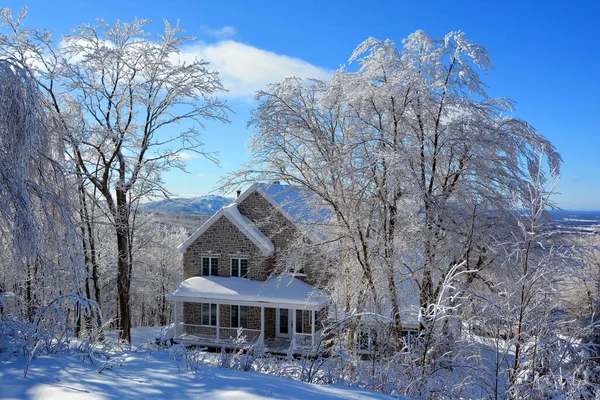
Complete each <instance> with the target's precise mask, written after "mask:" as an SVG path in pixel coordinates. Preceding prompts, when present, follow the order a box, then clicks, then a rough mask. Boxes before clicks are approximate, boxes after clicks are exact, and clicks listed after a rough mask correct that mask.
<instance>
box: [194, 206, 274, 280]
mask: <svg viewBox="0 0 600 400" xmlns="http://www.w3.org/2000/svg"><path fill="white" fill-rule="evenodd" d="M202 257H216V258H218V259H219V276H230V272H231V271H230V264H231V259H232V258H247V259H248V278H249V279H256V280H265V279H266V278H267V277H268V275H267V274H266V272H265V270H268V269H270V266H271V265H272V262H273V261H272V260H271V259H270V258H268V259H267V258H265V257H264V256H263V255H262V254H261V253H260V250H259V249H258V247H257V246H256V245H255V244H254V243H253V242H252V241H251V240H250V239H249V238H248V237H247V236H246V235H244V234H243V233H242V232H240V230H239V229H238V228H237V227H236V226H235V225H234V224H233V223H231V221H229V220H228V219H227V218H226V217H225V216H222V217H220V218H219V219H218V220H217V221H216V222H215V223H214V224H213V225H212V226H210V227H209V228H208V229H207V230H206V231H205V232H204V233H203V234H202V235H201V236H200V237H199V238H198V239H196V240H195V241H194V242H193V243H192V244H191V245H190V246H189V247H188V248H187V250H186V252H185V253H184V254H183V279H188V278H191V277H193V276H202Z"/></svg>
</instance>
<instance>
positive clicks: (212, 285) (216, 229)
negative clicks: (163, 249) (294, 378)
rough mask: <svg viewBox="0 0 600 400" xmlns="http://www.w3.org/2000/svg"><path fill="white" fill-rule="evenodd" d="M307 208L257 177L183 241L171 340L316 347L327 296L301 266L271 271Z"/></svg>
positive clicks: (290, 192)
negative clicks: (317, 287)
mask: <svg viewBox="0 0 600 400" xmlns="http://www.w3.org/2000/svg"><path fill="white" fill-rule="evenodd" d="M307 210H308V208H307V206H306V204H305V202H304V200H303V198H302V196H301V193H300V192H298V191H297V190H296V189H294V188H292V187H290V186H287V185H281V184H279V183H272V184H265V183H255V184H254V185H252V186H251V187H250V188H249V189H248V190H246V191H245V192H244V193H242V194H240V193H239V192H238V198H237V199H236V200H235V201H234V202H233V203H231V204H230V205H228V206H226V207H223V208H221V209H220V210H219V211H218V212H217V213H216V214H214V215H213V216H212V217H211V218H210V219H208V220H207V221H206V222H205V223H204V224H203V225H202V226H201V227H200V228H199V229H198V230H197V231H196V232H194V233H193V234H192V235H191V236H190V237H189V238H188V239H187V240H186V241H185V242H184V243H182V244H181V245H180V246H179V247H178V249H179V250H180V251H181V252H182V253H183V275H184V276H183V278H184V281H183V282H182V284H181V285H180V286H179V288H178V289H177V290H176V291H175V292H173V293H170V294H168V295H167V299H168V300H169V301H172V302H174V306H175V307H174V309H175V313H174V316H175V322H176V323H175V341H177V342H181V343H188V344H196V345H203V346H209V347H210V346H214V347H234V346H239V345H240V342H241V343H244V344H245V345H249V344H253V343H257V342H258V343H261V344H264V345H265V346H266V347H267V349H270V350H273V351H283V350H285V351H289V350H292V352H302V351H304V349H309V348H310V347H311V346H312V345H314V343H315V342H316V341H318V339H319V336H320V333H321V328H322V323H321V321H322V319H323V317H324V315H325V313H326V306H327V297H326V296H325V295H324V294H323V293H322V292H321V291H319V290H317V289H315V287H314V286H313V282H312V281H311V274H310V272H308V271H309V270H308V269H304V268H303V266H302V267H300V268H298V266H295V267H294V269H293V270H288V271H281V270H279V269H278V273H277V274H275V273H274V269H275V266H276V265H281V264H282V260H283V258H281V259H280V257H282V255H283V254H285V253H286V251H287V250H289V247H290V246H291V244H292V242H293V240H294V238H296V237H297V234H298V229H300V225H301V224H302V221H305V219H306V214H307V212H308V211H307ZM281 272H284V273H281Z"/></svg>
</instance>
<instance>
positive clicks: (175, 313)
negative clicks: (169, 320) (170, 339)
mask: <svg viewBox="0 0 600 400" xmlns="http://www.w3.org/2000/svg"><path fill="white" fill-rule="evenodd" d="M174 306H175V307H174V308H173V320H174V321H173V322H174V323H175V337H176V338H177V337H178V336H179V302H178V301H176V302H175V303H174Z"/></svg>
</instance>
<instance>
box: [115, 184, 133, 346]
mask: <svg viewBox="0 0 600 400" xmlns="http://www.w3.org/2000/svg"><path fill="white" fill-rule="evenodd" d="M116 199H117V209H116V211H117V213H116V215H115V230H116V235H117V251H118V259H117V296H118V298H119V331H120V332H119V339H123V340H126V341H127V342H131V314H130V304H129V299H130V288H131V261H130V257H129V255H130V251H129V208H128V207H129V204H128V202H127V193H126V192H125V191H124V190H122V189H120V188H117V189H116Z"/></svg>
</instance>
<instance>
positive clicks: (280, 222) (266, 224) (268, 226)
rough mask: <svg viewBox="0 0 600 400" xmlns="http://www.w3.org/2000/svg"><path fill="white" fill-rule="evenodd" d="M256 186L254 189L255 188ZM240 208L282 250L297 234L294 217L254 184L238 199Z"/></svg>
mask: <svg viewBox="0 0 600 400" xmlns="http://www.w3.org/2000/svg"><path fill="white" fill-rule="evenodd" d="M253 188H254V189H253ZM236 203H237V207H238V210H239V211H240V213H241V214H242V215H244V216H245V217H246V218H248V219H249V220H250V221H252V223H253V224H254V225H256V226H257V227H258V229H260V230H261V232H263V233H264V234H265V236H267V237H268V238H269V240H270V241H271V242H272V243H273V245H274V246H275V249H276V251H281V250H282V249H283V248H285V247H286V246H287V244H288V243H290V242H291V241H292V240H293V239H294V237H295V236H296V235H297V228H296V226H295V225H294V223H293V220H292V217H291V216H290V215H289V214H287V213H286V212H285V210H283V209H281V207H277V206H275V205H274V202H273V201H272V200H270V198H269V196H267V195H265V194H264V192H262V191H261V190H259V189H258V186H257V187H255V186H254V185H253V187H252V188H250V189H248V190H247V191H246V193H244V195H242V196H240V198H238V199H237V200H236Z"/></svg>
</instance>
